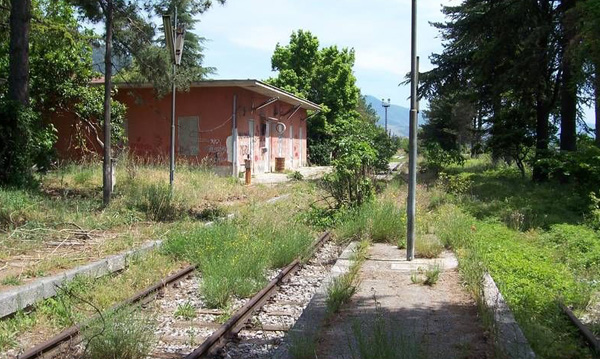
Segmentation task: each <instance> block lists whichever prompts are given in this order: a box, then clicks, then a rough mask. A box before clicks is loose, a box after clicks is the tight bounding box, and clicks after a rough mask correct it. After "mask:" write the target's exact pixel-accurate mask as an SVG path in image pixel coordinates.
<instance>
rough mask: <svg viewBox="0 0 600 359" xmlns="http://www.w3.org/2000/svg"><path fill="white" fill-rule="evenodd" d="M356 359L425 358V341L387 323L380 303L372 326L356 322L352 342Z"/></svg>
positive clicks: (353, 355) (404, 329)
mask: <svg viewBox="0 0 600 359" xmlns="http://www.w3.org/2000/svg"><path fill="white" fill-rule="evenodd" d="M349 343H350V344H349V345H350V351H351V355H352V359H419V358H424V357H425V355H424V354H423V353H424V351H423V350H422V348H421V345H422V343H421V341H420V340H418V339H417V337H416V335H415V334H414V333H410V332H409V331H408V329H406V328H402V327H401V326H399V323H395V322H394V323H393V322H391V321H389V320H387V319H386V313H385V311H384V310H383V309H382V308H381V305H379V303H377V302H376V313H375V318H374V320H372V321H369V322H360V321H358V320H355V321H354V322H353V323H352V334H351V337H350V338H349Z"/></svg>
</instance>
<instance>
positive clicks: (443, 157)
mask: <svg viewBox="0 0 600 359" xmlns="http://www.w3.org/2000/svg"><path fill="white" fill-rule="evenodd" d="M424 152H425V154H424V156H425V159H426V161H427V162H426V164H425V166H426V167H427V168H430V169H432V170H433V171H440V170H441V169H442V168H444V167H446V166H448V165H451V164H458V165H462V164H463V163H464V162H465V159H464V157H463V156H462V154H461V153H460V151H459V150H449V151H447V150H444V149H443V148H442V147H441V146H440V145H439V144H438V143H437V142H429V143H427V144H426V145H425V148H424Z"/></svg>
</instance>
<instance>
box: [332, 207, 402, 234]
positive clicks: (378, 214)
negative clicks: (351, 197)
mask: <svg viewBox="0 0 600 359" xmlns="http://www.w3.org/2000/svg"><path fill="white" fill-rule="evenodd" d="M335 235H336V237H337V238H338V239H339V240H340V241H342V242H349V241H353V240H363V239H370V240H372V241H373V242H385V243H394V244H395V243H403V242H404V241H405V239H406V214H405V213H404V212H403V211H402V209H400V207H399V206H398V205H397V204H396V203H394V202H393V201H391V200H388V199H381V200H378V201H373V202H368V203H366V204H364V205H363V206H361V207H359V208H356V209H354V210H349V211H346V212H343V213H342V214H341V215H340V216H339V218H338V221H337V224H336V226H335Z"/></svg>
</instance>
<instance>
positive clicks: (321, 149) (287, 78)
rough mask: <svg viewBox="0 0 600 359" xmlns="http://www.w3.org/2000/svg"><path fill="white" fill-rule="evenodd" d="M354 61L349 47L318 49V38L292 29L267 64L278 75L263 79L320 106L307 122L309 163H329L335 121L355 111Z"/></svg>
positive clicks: (357, 91)
mask: <svg viewBox="0 0 600 359" xmlns="http://www.w3.org/2000/svg"><path fill="white" fill-rule="evenodd" d="M354 61H355V56H354V50H353V49H347V48H344V49H341V50H340V49H338V48H337V46H330V47H326V48H323V49H319V40H318V39H317V38H316V37H315V36H313V35H312V34H311V33H310V32H309V31H303V30H298V31H295V32H293V33H292V35H291V37H290V43H289V44H288V45H286V46H281V45H280V44H277V45H276V47H275V52H274V53H273V56H272V57H271V67H272V70H273V71H278V75H277V77H275V78H271V79H269V80H267V81H268V82H269V83H271V84H272V85H275V86H278V87H281V88H283V89H285V90H287V91H290V92H292V93H294V94H296V95H298V96H300V97H303V98H306V99H308V100H310V101H312V102H315V103H319V104H322V105H323V108H324V111H323V112H322V113H321V114H318V115H316V116H313V117H311V119H310V122H309V124H308V125H309V126H308V128H309V129H308V148H309V156H310V159H311V161H312V162H313V163H317V164H328V163H329V160H330V157H331V154H332V152H333V150H334V148H333V144H332V142H331V140H332V135H333V129H334V128H335V127H336V126H337V122H338V121H339V119H341V118H343V117H344V116H348V115H351V116H354V115H357V113H355V112H356V109H357V106H358V101H359V96H360V90H359V89H358V87H357V86H356V78H355V77H354V74H353V72H352V68H353V66H354ZM334 156H335V153H334Z"/></svg>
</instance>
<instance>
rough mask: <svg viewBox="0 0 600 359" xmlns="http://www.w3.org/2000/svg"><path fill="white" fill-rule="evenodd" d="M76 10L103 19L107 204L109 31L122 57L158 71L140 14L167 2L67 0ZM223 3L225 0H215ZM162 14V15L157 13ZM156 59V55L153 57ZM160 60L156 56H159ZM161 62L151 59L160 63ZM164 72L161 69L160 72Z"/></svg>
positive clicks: (202, 0)
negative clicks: (76, 7) (153, 64)
mask: <svg viewBox="0 0 600 359" xmlns="http://www.w3.org/2000/svg"><path fill="white" fill-rule="evenodd" d="M70 1H72V3H73V4H74V5H76V6H78V8H79V9H80V11H81V12H82V13H83V15H84V16H85V17H86V18H87V19H88V20H90V21H92V22H94V23H99V22H102V21H103V22H104V25H105V29H106V31H105V34H104V44H105V47H106V50H105V60H104V136H105V137H104V144H105V146H104V161H103V167H104V168H103V202H104V205H105V206H107V205H108V204H109V203H110V196H111V191H112V183H111V182H112V180H111V175H110V173H111V166H112V165H111V150H110V149H111V146H110V133H111V127H110V122H111V115H110V114H111V90H112V68H113V64H112V59H113V56H112V49H113V33H114V34H115V35H116V36H115V42H116V44H117V46H116V49H117V51H118V52H120V53H121V54H123V55H125V56H131V57H134V58H135V59H136V60H137V63H138V65H140V66H141V68H142V69H145V70H142V71H141V72H142V73H147V72H148V71H153V73H155V74H160V73H161V71H160V70H157V69H156V68H154V67H152V64H151V63H150V61H149V60H148V58H151V57H152V55H155V54H156V52H153V51H152V49H153V48H152V40H153V39H154V37H155V34H154V27H153V26H152V25H151V24H150V23H149V22H148V21H146V19H145V18H144V17H143V14H144V13H146V14H148V15H150V17H151V16H152V15H154V13H153V10H154V11H156V10H157V9H162V8H163V6H165V5H167V6H168V4H169V3H171V2H167V1H164V0H155V1H152V0H149V1H126V0H70ZM218 1H219V2H220V3H224V2H225V0H218ZM172 2H173V3H176V4H177V5H173V6H178V5H179V6H180V5H181V4H188V6H193V7H194V8H195V9H198V11H204V10H206V9H208V8H210V6H211V5H212V1H211V0H195V1H189V2H185V0H173V1H172ZM158 15H162V14H158ZM154 59H156V56H154ZM158 59H159V60H160V55H159V58H158ZM161 63H164V61H158V62H155V64H161ZM162 73H164V72H162Z"/></svg>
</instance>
